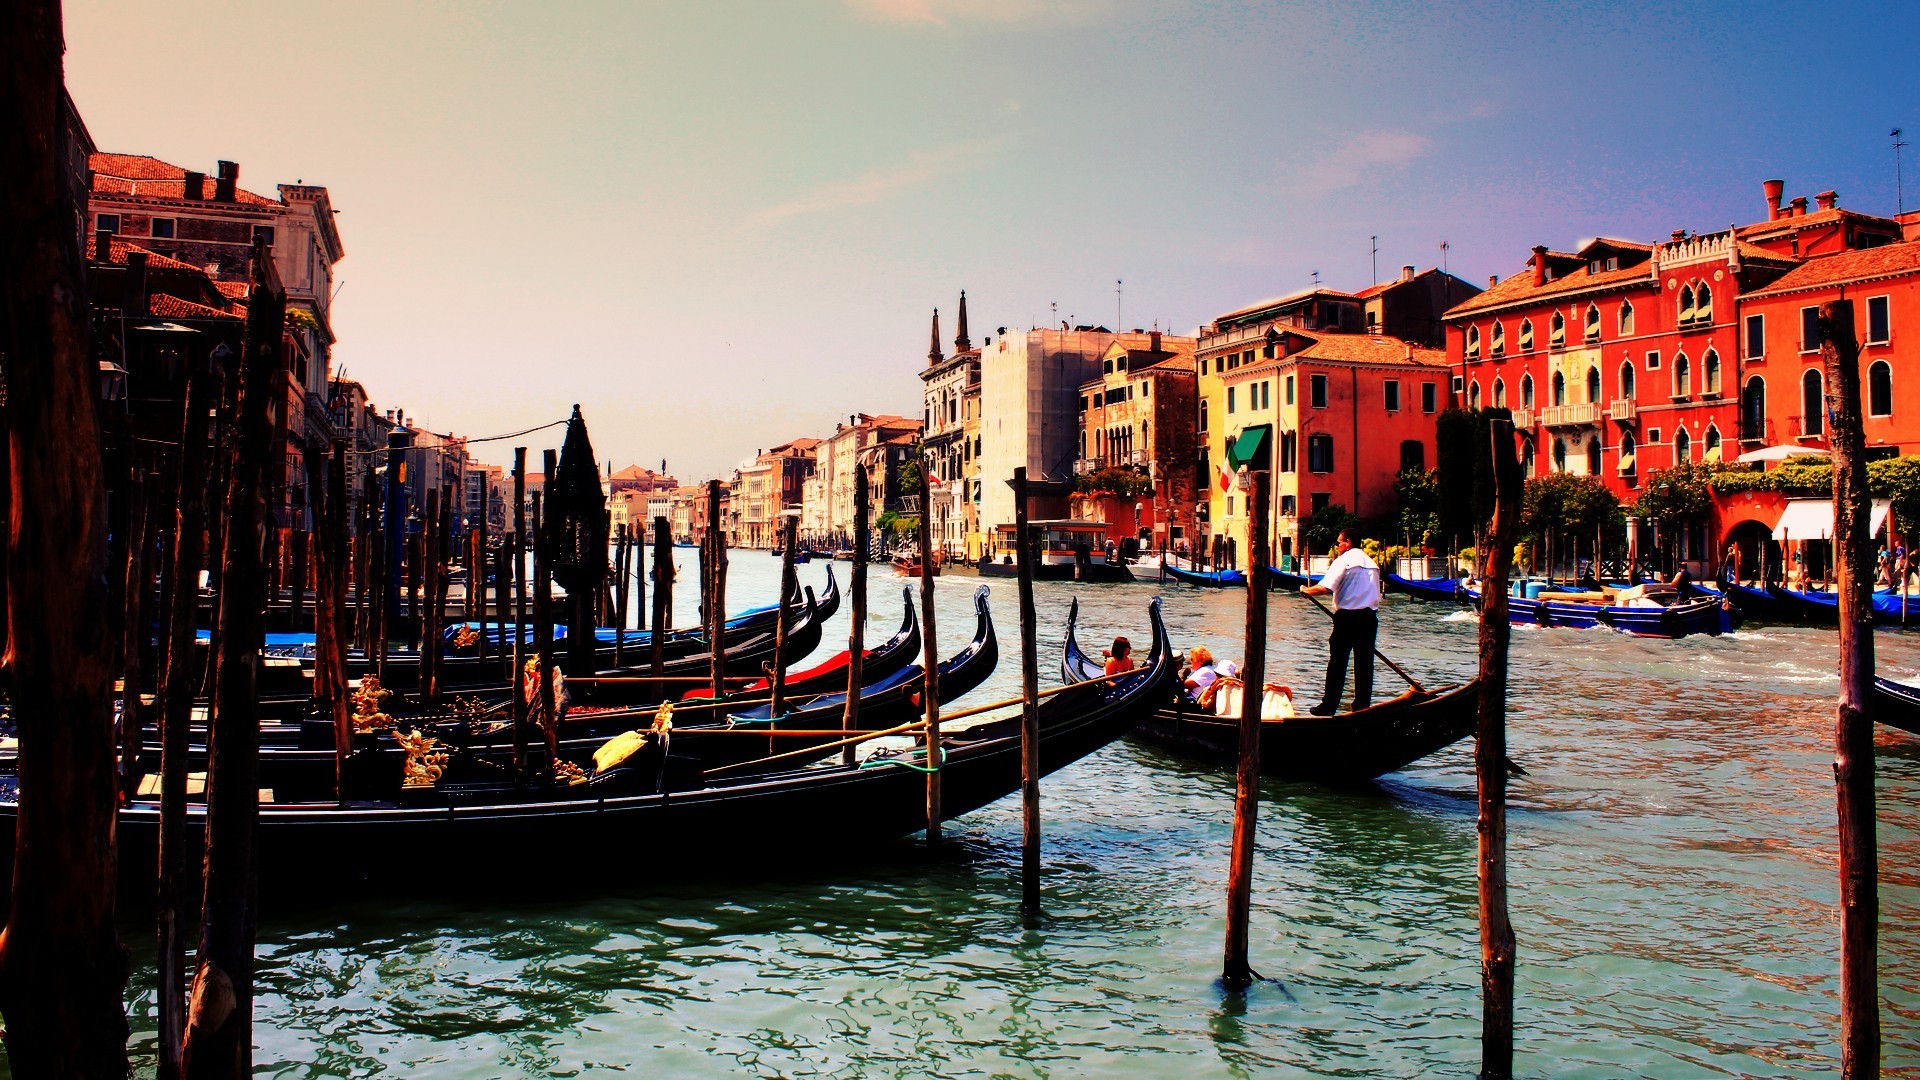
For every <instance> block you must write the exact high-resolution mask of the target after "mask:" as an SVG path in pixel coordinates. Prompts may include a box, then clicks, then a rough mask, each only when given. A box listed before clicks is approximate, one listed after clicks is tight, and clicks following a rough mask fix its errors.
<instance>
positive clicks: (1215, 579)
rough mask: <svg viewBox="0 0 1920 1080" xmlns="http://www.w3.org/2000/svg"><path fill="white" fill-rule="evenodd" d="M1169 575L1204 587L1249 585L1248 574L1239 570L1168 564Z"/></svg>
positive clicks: (1241, 587) (1238, 587)
mask: <svg viewBox="0 0 1920 1080" xmlns="http://www.w3.org/2000/svg"><path fill="white" fill-rule="evenodd" d="M1167 576H1168V577H1171V578H1172V579H1173V580H1175V581H1177V582H1179V583H1180V584H1182V585H1194V586H1198V587H1199V588H1202V589H1244V588H1246V587H1247V575H1245V574H1243V573H1241V572H1240V571H1238V570H1182V569H1181V568H1180V567H1178V566H1174V565H1172V564H1168V566H1167Z"/></svg>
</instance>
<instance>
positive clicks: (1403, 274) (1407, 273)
mask: <svg viewBox="0 0 1920 1080" xmlns="http://www.w3.org/2000/svg"><path fill="white" fill-rule="evenodd" d="M1400 280H1401V281H1412V280H1413V267H1411V266H1403V267H1401V268H1400Z"/></svg>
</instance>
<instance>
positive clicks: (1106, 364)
mask: <svg viewBox="0 0 1920 1080" xmlns="http://www.w3.org/2000/svg"><path fill="white" fill-rule="evenodd" d="M1100 374H1102V375H1111V374H1113V361H1111V360H1103V361H1101V362H1100Z"/></svg>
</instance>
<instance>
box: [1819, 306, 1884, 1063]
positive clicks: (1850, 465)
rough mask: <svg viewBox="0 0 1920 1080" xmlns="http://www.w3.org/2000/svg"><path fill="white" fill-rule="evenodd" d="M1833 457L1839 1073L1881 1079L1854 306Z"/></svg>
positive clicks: (1830, 374) (1842, 339) (1840, 368)
mask: <svg viewBox="0 0 1920 1080" xmlns="http://www.w3.org/2000/svg"><path fill="white" fill-rule="evenodd" d="M1819 325H1820V359H1821V362H1822V363H1823V364H1824V365H1825V367H1826V374H1827V401H1826V405H1827V413H1828V416H1829V421H1828V422H1829V428H1830V430H1829V439H1828V445H1829V446H1831V447H1832V449H1833V521H1834V564H1835V567H1836V569H1837V571H1838V573H1839V580H1840V584H1839V593H1838V596H1837V599H1838V601H1839V603H1840V706H1839V709H1838V712H1837V715H1836V716H1835V718H1834V731H1833V742H1834V758H1833V780H1834V788H1835V791H1836V795H1837V797H1838V803H1839V817H1840V1074H1841V1075H1842V1076H1845V1077H1867V1076H1878V1075H1879V1073H1880V994H1879V973H1878V966H1879V940H1878V934H1879V925H1878V923H1879V917H1880V866H1879V862H1880V852H1879V837H1878V835H1877V824H1876V821H1875V809H1874V793H1873V769H1874V760H1873V717H1872V715H1871V714H1869V713H1868V711H1867V708H1868V702H1869V701H1870V700H1871V695H1872V692H1873V666H1874V663H1873V560H1874V549H1873V536H1872V534H1870V533H1869V532H1868V531H1867V530H1868V528H1869V524H1870V522H1871V520H1872V510H1873V496H1872V495H1871V493H1869V492H1868V490H1867V458H1866V438H1865V434H1864V432H1863V429H1862V426H1861V419H1860V345H1859V342H1858V341H1857V339H1856V338H1855V337H1854V333H1853V301H1851V300H1847V299H1841V300H1839V301H1837V302H1829V303H1825V304H1822V305H1820V316H1819Z"/></svg>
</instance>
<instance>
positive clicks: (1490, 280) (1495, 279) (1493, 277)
mask: <svg viewBox="0 0 1920 1080" xmlns="http://www.w3.org/2000/svg"><path fill="white" fill-rule="evenodd" d="M1498 284H1500V275H1499V274H1488V275H1487V288H1489V289H1491V288H1493V287H1494V286H1495V285H1498Z"/></svg>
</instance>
